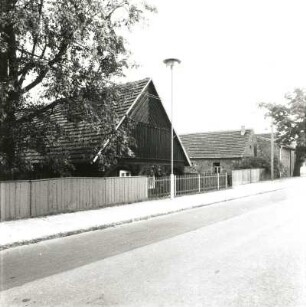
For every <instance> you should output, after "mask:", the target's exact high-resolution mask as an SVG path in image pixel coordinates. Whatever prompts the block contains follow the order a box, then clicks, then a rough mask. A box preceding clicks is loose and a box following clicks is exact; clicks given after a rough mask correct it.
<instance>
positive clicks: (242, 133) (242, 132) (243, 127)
mask: <svg viewBox="0 0 306 307" xmlns="http://www.w3.org/2000/svg"><path fill="white" fill-rule="evenodd" d="M241 135H245V126H241Z"/></svg>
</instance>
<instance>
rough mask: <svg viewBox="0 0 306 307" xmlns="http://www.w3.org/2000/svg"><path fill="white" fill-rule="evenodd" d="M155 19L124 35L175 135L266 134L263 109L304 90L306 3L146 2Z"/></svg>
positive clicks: (135, 72)
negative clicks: (172, 61) (172, 63)
mask: <svg viewBox="0 0 306 307" xmlns="http://www.w3.org/2000/svg"><path fill="white" fill-rule="evenodd" d="M147 2H148V3H150V4H153V5H155V6H156V8H157V10H158V13H157V14H150V15H149V16H148V21H147V24H146V25H139V26H137V27H136V28H134V29H133V31H132V32H130V33H128V34H127V36H126V37H127V40H128V44H129V49H130V50H131V52H132V59H133V60H134V61H136V62H137V63H138V64H139V67H138V68H137V69H132V70H129V71H127V72H126V79H127V81H132V80H138V79H142V78H145V77H151V78H152V80H153V82H154V84H155V86H156V88H157V92H158V94H159V96H160V97H161V100H162V102H163V105H164V106H165V108H166V110H167V112H168V114H170V101H171V100H170V98H171V96H170V69H169V68H167V67H166V66H165V65H164V64H163V60H164V59H165V58H169V57H171V58H172V57H174V58H179V59H180V60H181V64H180V65H177V66H176V67H175V68H174V96H173V100H174V115H173V123H174V127H175V130H176V132H177V133H178V134H184V133H196V132H206V131H216V130H238V129H240V128H241V126H246V128H252V129H254V130H255V132H256V133H260V132H268V131H269V120H268V119H265V118H264V110H262V109H259V107H258V103H260V102H277V103H282V102H285V99H284V96H285V94H286V93H289V92H292V91H293V90H294V89H295V88H299V87H300V88H305V87H306V18H305V14H306V1H305V0H301V1H300V0H230V1H229V0H188V1H186V0H147Z"/></svg>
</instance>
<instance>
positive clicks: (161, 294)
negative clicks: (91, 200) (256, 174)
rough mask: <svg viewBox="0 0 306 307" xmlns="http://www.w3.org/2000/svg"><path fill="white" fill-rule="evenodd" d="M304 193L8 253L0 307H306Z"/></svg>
mask: <svg viewBox="0 0 306 307" xmlns="http://www.w3.org/2000/svg"><path fill="white" fill-rule="evenodd" d="M305 188H306V187H305ZM305 188H304V189H303V187H302V186H299V187H297V188H295V189H292V188H291V189H288V190H281V191H276V192H270V193H266V194H261V195H258V196H253V197H248V198H244V199H240V200H236V201H230V202H225V203H220V204H215V205H211V206H207V207H203V208H200V209H193V210H189V211H185V212H180V213H176V214H171V215H168V216H163V217H159V218H155V219H151V220H148V221H142V222H137V223H133V224H128V225H123V226H119V227H116V228H110V229H106V230H99V231H94V232H89V233H84V234H79V235H74V236H71V237H65V238H60V239H54V240H49V241H45V242H41V243H38V244H32V245H28V246H22V247H16V248H12V249H8V250H4V251H2V252H1V269H2V271H1V276H0V277H1V290H2V291H1V293H0V306H220V307H221V306H222V307H223V306H273V307H274V306H306V293H305V291H306V274H305V273H306V258H305V257H306V253H305V234H306V231H305V228H306V223H305V222H306V220H305V213H306V210H304V207H305V206H306V202H305V199H304V194H305V192H304V190H305Z"/></svg>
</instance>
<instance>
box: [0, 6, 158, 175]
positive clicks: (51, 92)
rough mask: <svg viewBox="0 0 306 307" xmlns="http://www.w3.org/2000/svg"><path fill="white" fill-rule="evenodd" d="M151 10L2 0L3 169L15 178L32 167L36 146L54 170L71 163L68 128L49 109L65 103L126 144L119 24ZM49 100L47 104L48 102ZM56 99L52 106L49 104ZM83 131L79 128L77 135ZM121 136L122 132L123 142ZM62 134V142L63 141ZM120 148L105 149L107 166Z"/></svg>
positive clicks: (69, 111) (124, 63) (73, 114)
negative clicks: (121, 122)
mask: <svg viewBox="0 0 306 307" xmlns="http://www.w3.org/2000/svg"><path fill="white" fill-rule="evenodd" d="M146 11H154V8H152V7H150V6H148V5H147V4H143V5H140V4H135V3H133V1H132V0H122V1H119V0H109V1H107V0H105V1H100V0H2V2H1V10H0V46H1V49H0V82H1V83H0V99H1V104H0V172H1V173H2V175H3V174H5V176H10V177H11V178H13V177H16V176H19V175H20V174H22V173H25V172H27V171H31V170H33V163H32V162H31V161H29V160H28V159H27V158H26V157H27V155H28V153H29V152H32V151H35V152H37V153H39V155H40V156H41V157H43V159H40V160H39V163H40V164H41V166H42V165H46V164H49V165H51V166H52V169H53V171H54V172H55V173H59V174H62V173H63V170H65V172H64V173H66V172H68V171H69V169H72V168H71V167H72V166H69V152H67V151H65V149H64V148H63V149H62V151H61V152H60V151H58V152H57V155H56V156H52V150H51V148H52V147H54V146H55V147H56V146H57V145H59V144H61V142H62V140H61V141H59V140H60V139H63V138H64V137H68V136H67V135H65V131H64V130H63V129H62V127H61V126H60V125H59V124H58V122H57V120H56V118H54V117H52V116H50V110H51V113H52V109H53V108H56V105H58V104H60V105H62V106H63V109H64V110H66V115H67V116H66V117H67V119H68V120H69V121H73V122H74V123H75V124H76V125H77V124H78V123H80V122H83V123H84V122H86V123H87V124H88V125H90V126H91V129H92V131H94V132H95V133H96V134H97V135H100V136H101V139H100V144H99V146H97V150H98V147H101V146H100V145H101V144H102V142H103V141H105V138H106V137H107V138H111V139H114V140H116V142H115V145H112V143H110V145H109V146H113V147H112V148H111V149H110V150H111V152H113V153H114V152H115V148H118V146H119V148H120V150H119V152H121V153H124V152H126V151H127V144H128V142H127V139H128V132H127V131H124V130H116V129H115V127H116V122H117V121H118V118H116V115H115V114H114V107H115V105H116V101H117V100H118V99H117V98H118V97H117V95H116V87H115V86H113V83H112V80H114V78H116V77H118V76H122V74H123V69H124V68H126V67H129V65H130V63H129V61H128V58H129V52H128V51H127V50H126V48H125V41H124V38H123V37H122V36H121V35H120V34H119V33H120V31H121V32H122V29H125V28H131V27H132V26H133V25H134V24H135V23H137V22H139V21H141V19H142V18H144V14H145V12H146ZM46 104H49V107H48V108H49V109H48V110H49V111H48V112H46V109H45V105H46ZM50 106H51V107H50ZM77 137H78V138H80V135H79V136H77ZM118 140H122V141H121V142H119V143H118ZM58 142H59V143H58ZM112 159H115V155H114V154H113V155H108V156H106V155H105V154H104V155H103V154H101V155H100V159H99V163H100V165H102V164H103V165H104V166H109V165H110V164H111V163H112V161H111V160H112Z"/></svg>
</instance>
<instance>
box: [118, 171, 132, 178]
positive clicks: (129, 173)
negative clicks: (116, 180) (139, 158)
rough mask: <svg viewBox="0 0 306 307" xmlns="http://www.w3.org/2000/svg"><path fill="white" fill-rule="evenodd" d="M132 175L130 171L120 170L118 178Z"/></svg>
mask: <svg viewBox="0 0 306 307" xmlns="http://www.w3.org/2000/svg"><path fill="white" fill-rule="evenodd" d="M131 176H132V173H131V172H130V171H125V170H120V171H119V177H131Z"/></svg>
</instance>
